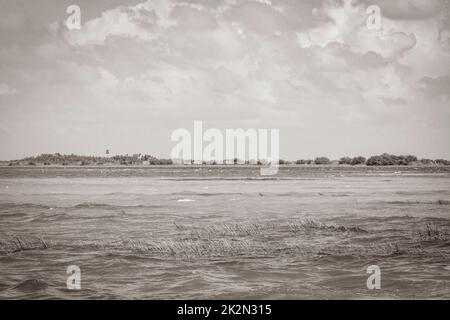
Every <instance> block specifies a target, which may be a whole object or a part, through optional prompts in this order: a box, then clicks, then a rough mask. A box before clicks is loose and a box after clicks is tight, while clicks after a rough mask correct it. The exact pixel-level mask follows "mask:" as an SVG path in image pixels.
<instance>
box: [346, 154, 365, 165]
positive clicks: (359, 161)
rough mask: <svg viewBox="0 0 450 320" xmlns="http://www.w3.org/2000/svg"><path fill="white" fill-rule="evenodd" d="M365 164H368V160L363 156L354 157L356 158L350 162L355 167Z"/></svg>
mask: <svg viewBox="0 0 450 320" xmlns="http://www.w3.org/2000/svg"><path fill="white" fill-rule="evenodd" d="M365 163H366V158H364V157H361V156H359V157H354V158H353V159H352V160H351V162H350V164H351V165H352V166H355V165H358V164H365Z"/></svg>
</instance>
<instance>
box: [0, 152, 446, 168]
mask: <svg viewBox="0 0 450 320" xmlns="http://www.w3.org/2000/svg"><path fill="white" fill-rule="evenodd" d="M201 163H202V164H203V165H227V164H228V165H229V164H231V165H241V164H245V165H258V166H263V165H268V164H269V163H268V161H267V160H265V159H257V160H246V161H241V160H240V159H237V158H234V159H230V160H225V161H223V162H218V161H202V162H201ZM172 164H197V162H196V161H194V160H191V161H188V162H187V163H186V161H183V160H177V159H174V160H172V159H158V158H156V157H154V156H151V155H148V154H141V153H139V154H133V155H128V154H125V155H115V156H107V157H96V156H80V155H75V154H70V155H63V154H60V153H55V154H41V155H38V156H36V157H27V158H24V159H20V160H13V161H3V162H1V161H0V165H5V166H6V165H8V166H16V165H21V166H23V165H28V166H50V165H61V166H101V165H113V166H116V165H124V166H125V165H126V166H134V165H137V166H140V165H172ZM279 164H280V165H291V164H297V165H351V166H355V165H367V166H407V165H418V166H422V165H423V166H444V165H445V166H448V165H450V161H448V160H444V159H436V160H431V159H417V157H416V156H413V155H406V156H405V155H399V156H398V155H392V154H388V153H383V154H381V155H376V156H371V157H369V159H367V160H366V158H364V157H363V156H357V157H353V158H352V157H348V156H346V157H342V158H340V159H339V160H333V161H331V160H330V159H329V158H327V157H323V156H322V157H317V158H315V159H314V160H311V159H300V160H296V161H287V160H283V159H280V160H279Z"/></svg>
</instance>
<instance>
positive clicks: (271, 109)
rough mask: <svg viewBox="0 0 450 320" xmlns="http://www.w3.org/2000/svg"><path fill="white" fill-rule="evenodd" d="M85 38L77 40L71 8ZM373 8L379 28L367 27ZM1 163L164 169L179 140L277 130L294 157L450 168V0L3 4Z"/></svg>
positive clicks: (283, 148) (55, 0) (283, 149)
mask: <svg viewBox="0 0 450 320" xmlns="http://www.w3.org/2000/svg"><path fill="white" fill-rule="evenodd" d="M72 4H76V5H78V6H79V7H80V9H81V29H79V30H69V29H68V28H67V26H66V20H67V18H68V17H69V16H70V14H68V13H67V12H66V9H67V7H68V6H69V5H72ZM371 5H376V6H378V7H379V8H380V13H381V21H380V22H381V23H380V28H378V29H373V28H369V27H368V25H367V20H368V19H369V18H370V13H369V14H368V13H367V12H366V10H367V8H368V7H369V6H371ZM0 8H1V10H0V159H1V160H11V159H19V158H22V157H25V156H30V155H37V154H41V153H56V152H59V153H64V154H70V153H75V154H83V155H104V154H105V150H106V149H109V150H110V152H111V154H126V153H128V154H133V153H146V154H151V155H154V156H157V157H169V156H170V152H171V148H172V147H173V146H174V144H175V143H174V142H172V141H171V140H170V136H171V133H172V132H173V131H174V130H175V129H177V128H186V129H189V130H193V122H194V120H201V121H203V126H204V128H205V129H207V128H218V129H221V130H225V129H234V128H243V129H250V128H256V129H279V130H280V156H281V158H283V159H289V160H295V159H305V158H313V157H316V156H322V155H324V156H328V157H330V158H333V159H336V158H339V157H342V156H357V155H363V156H370V155H374V154H380V153H383V152H387V153H394V154H415V155H417V156H419V157H426V158H433V159H434V158H447V159H450V139H449V137H450V129H449V124H450V3H449V1H447V0H361V1H347V0H345V1H344V0H341V1H332V0H194V1H178V0H164V1H163V0H149V1H139V0H136V1H126V0H122V1H121V0H96V1H91V0H83V1H81V0H78V1H75V0H70V1H65V0H36V1H26V0H0Z"/></svg>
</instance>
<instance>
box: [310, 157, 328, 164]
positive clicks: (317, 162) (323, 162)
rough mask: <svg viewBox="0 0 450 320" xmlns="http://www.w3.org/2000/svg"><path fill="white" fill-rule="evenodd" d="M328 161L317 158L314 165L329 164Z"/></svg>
mask: <svg viewBox="0 0 450 320" xmlns="http://www.w3.org/2000/svg"><path fill="white" fill-rule="evenodd" d="M330 162H331V161H330V159H328V158H327V157H317V158H316V159H315V160H314V164H330Z"/></svg>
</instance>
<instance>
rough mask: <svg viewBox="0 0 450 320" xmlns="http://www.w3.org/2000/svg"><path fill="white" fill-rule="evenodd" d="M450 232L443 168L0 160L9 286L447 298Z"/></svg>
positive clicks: (96, 295) (2, 265)
mask: <svg viewBox="0 0 450 320" xmlns="http://www.w3.org/2000/svg"><path fill="white" fill-rule="evenodd" d="M449 237H450V168H449V167H427V168H418V167H385V168H379V167H376V168H375V167H321V166H290V167H282V168H281V170H280V172H279V174H278V175H276V176H273V177H261V176H260V175H259V169H258V168H255V167H244V166H242V167H218V166H211V167H191V166H186V167H172V166H170V167H116V168H113V167H23V168H19V167H1V168H0V298H3V299H24V298H32V299H49V298H62V299H173V298H187V299H210V298H211V299H212V298H223V299H232V298H233V299H311V298H319V299H337V298H355V299H371V298H375V299H378V298H393V299H396V298H434V299H436V298H437V299H442V298H446V299H448V298H450V240H449ZM69 265H77V266H79V267H80V269H81V290H68V289H67V287H66V280H67V277H68V276H69V275H68V274H67V273H66V270H67V267H68V266H69ZM370 265H377V266H379V268H380V270H381V288H380V289H378V290H377V289H375V290H369V289H368V288H367V286H366V281H367V278H368V277H369V276H370V274H368V273H367V267H368V266H370Z"/></svg>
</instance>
